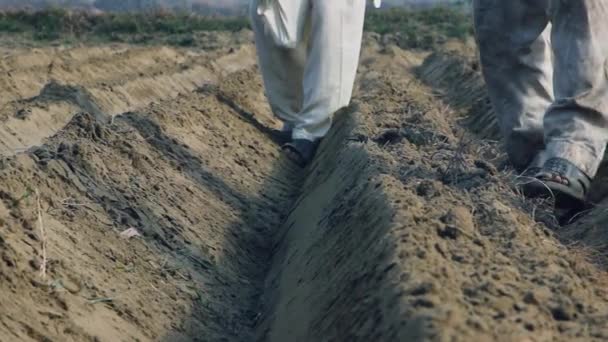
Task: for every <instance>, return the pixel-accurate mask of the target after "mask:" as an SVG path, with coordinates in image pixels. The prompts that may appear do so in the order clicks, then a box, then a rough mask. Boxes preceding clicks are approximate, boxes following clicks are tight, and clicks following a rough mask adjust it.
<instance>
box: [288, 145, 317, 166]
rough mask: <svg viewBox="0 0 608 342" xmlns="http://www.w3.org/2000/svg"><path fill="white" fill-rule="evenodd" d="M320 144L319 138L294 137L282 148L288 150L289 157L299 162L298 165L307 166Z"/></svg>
mask: <svg viewBox="0 0 608 342" xmlns="http://www.w3.org/2000/svg"><path fill="white" fill-rule="evenodd" d="M318 146H319V141H318V140H317V141H310V140H306V139H294V140H292V141H291V142H289V143H287V144H284V145H283V146H282V149H283V151H285V152H286V154H287V156H288V157H289V159H291V160H292V161H293V162H295V163H296V164H298V166H300V167H305V166H306V165H308V163H310V162H311V161H312V159H313V158H314V156H315V153H316V152H317V147H318Z"/></svg>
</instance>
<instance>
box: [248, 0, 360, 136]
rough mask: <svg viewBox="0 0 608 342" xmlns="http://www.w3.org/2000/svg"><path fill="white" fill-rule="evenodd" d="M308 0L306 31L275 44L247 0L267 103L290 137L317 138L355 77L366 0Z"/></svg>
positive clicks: (344, 101) (327, 126)
mask: <svg viewBox="0 0 608 342" xmlns="http://www.w3.org/2000/svg"><path fill="white" fill-rule="evenodd" d="M277 1H279V2H281V1H307V2H309V8H308V12H307V15H306V16H305V17H303V18H289V17H284V18H283V20H285V21H291V20H306V23H305V24H304V25H305V27H306V28H305V34H304V37H303V39H302V41H301V42H298V44H297V46H295V48H284V47H279V46H278V45H277V44H276V43H275V40H274V39H273V38H272V36H271V35H270V34H269V32H268V28H267V27H265V26H266V23H265V22H264V20H263V18H262V17H261V16H260V15H259V14H258V11H257V8H258V2H259V1H258V0H253V1H252V3H251V17H252V25H253V30H254V32H255V40H256V47H257V51H258V57H259V64H260V67H261V70H262V76H263V79H264V86H265V88H266V96H267V97H268V101H269V102H270V106H271V108H272V110H273V112H274V113H275V115H277V116H278V117H279V118H280V119H281V120H283V122H284V123H285V126H286V128H287V129H290V130H293V136H292V137H293V139H306V140H316V139H319V138H322V137H324V136H325V135H326V134H327V132H328V131H329V129H330V127H331V121H332V116H333V114H334V113H335V112H336V111H337V110H338V109H340V108H342V107H345V106H348V104H349V102H350V99H351V96H352V91H353V84H354V82H355V76H356V73H357V66H358V64H359V53H360V50H361V39H362V35H363V22H364V17H365V0H277Z"/></svg>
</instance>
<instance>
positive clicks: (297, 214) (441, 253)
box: [0, 32, 608, 342]
mask: <svg viewBox="0 0 608 342" xmlns="http://www.w3.org/2000/svg"><path fill="white" fill-rule="evenodd" d="M211 38H213V39H211ZM206 39H209V41H211V42H218V41H221V42H225V44H219V45H223V46H224V47H218V46H217V45H218V44H207V45H209V46H206V45H205V44H199V45H197V46H199V47H198V48H191V49H175V48H169V47H157V46H149V47H135V46H128V45H107V46H95V47H88V46H86V47H75V48H40V49H37V50H32V49H29V50H26V49H13V50H8V49H7V50H6V54H7V55H6V56H5V57H4V58H3V59H2V64H0V70H1V71H2V73H3V75H6V76H5V77H3V78H2V80H0V94H1V95H2V96H0V120H1V121H2V125H0V153H1V155H2V160H1V162H0V185H1V186H0V200H1V201H0V218H1V220H0V224H1V227H0V255H1V260H0V308H1V310H0V341H7V342H8V341H281V342H282V341H576V340H580V341H594V340H595V341H603V340H606V339H608V324H607V323H606V322H608V292H607V291H606V286H607V285H608V281H607V279H608V278H607V277H606V274H605V270H604V269H603V265H604V263H603V260H604V255H603V254H602V253H605V252H606V247H605V246H606V242H608V236H607V235H606V234H605V233H604V232H603V230H602V227H603V226H605V223H604V222H605V221H606V219H605V216H606V215H605V210H603V209H602V204H601V201H602V198H603V197H602V194H601V193H600V192H598V194H597V195H596V198H597V202H598V203H599V204H598V205H597V206H596V207H594V208H593V209H592V210H591V212H590V213H583V214H582V215H580V216H579V217H575V218H573V220H571V222H570V223H569V224H568V225H565V226H558V225H556V224H555V219H554V218H553V217H552V214H551V211H549V210H548V206H549V204H547V203H538V202H530V201H527V200H525V199H524V198H523V197H522V196H521V195H519V194H518V193H517V191H515V190H513V189H512V187H511V185H510V184H511V181H512V178H513V175H512V173H511V172H510V171H509V169H508V168H504V167H503V161H504V156H503V155H502V153H501V150H500V146H499V144H497V143H496V142H495V141H494V140H496V139H497V137H496V135H495V134H494V133H492V132H493V131H492V130H493V129H494V128H493V124H492V118H491V111H490V110H489V109H488V108H489V107H487V106H486V105H484V103H485V104H487V102H486V100H485V94H484V92H483V83H482V82H481V80H480V78H479V75H478V71H476V68H475V62H474V60H473V59H471V57H466V56H464V57H463V56H461V55H462V53H463V52H462V51H460V52H459V54H456V53H454V52H452V53H448V54H435V55H432V56H427V55H426V54H423V53H417V52H410V51H404V50H401V49H399V48H398V47H395V46H392V45H386V44H384V43H382V38H381V37H379V36H375V35H372V34H370V35H367V36H366V38H365V47H364V52H363V56H362V60H361V67H360V71H359V79H358V81H357V90H356V93H355V99H354V101H353V104H352V105H351V106H350V107H349V108H346V109H344V110H342V111H341V112H340V113H337V114H336V117H335V124H334V128H333V129H332V131H331V132H330V134H329V136H328V137H327V138H326V139H325V140H324V141H323V143H322V145H321V147H320V150H319V154H318V155H317V157H316V159H315V160H314V162H313V163H312V165H310V166H309V167H308V168H306V169H300V168H298V167H296V166H295V165H293V164H291V163H290V162H289V161H288V160H286V159H285V158H284V157H283V155H282V154H281V152H280V149H279V146H278V144H277V142H276V141H274V139H273V136H272V133H271V130H272V129H273V128H275V127H278V122H276V120H275V119H274V118H273V117H272V115H271V113H270V110H269V108H268V105H267V103H266V100H265V97H264V93H263V87H262V85H261V80H260V76H259V72H258V70H257V67H256V61H255V54H254V47H253V45H252V44H251V43H248V41H249V40H250V33H247V32H242V33H239V34H236V35H228V34H222V33H218V34H217V36H213V37H211V35H210V36H209V37H207V38H206ZM210 45H213V46H210ZM200 46H203V47H200ZM2 51H4V50H2ZM465 55H466V54H465ZM482 119H483V120H488V121H487V123H480V121H481V120H482ZM484 127H486V129H485V130H484ZM600 178H601V177H600ZM601 181H602V180H601V179H600V180H599V181H598V187H597V188H598V189H599V188H601V186H600V185H601V184H602V183H601ZM604 207H605V205H604Z"/></svg>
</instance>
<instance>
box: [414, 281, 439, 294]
mask: <svg viewBox="0 0 608 342" xmlns="http://www.w3.org/2000/svg"><path fill="white" fill-rule="evenodd" d="M434 289H435V285H434V284H433V283H430V282H426V283H421V284H419V285H418V286H415V287H414V288H412V289H410V290H409V291H408V292H409V294H410V295H412V296H423V295H426V294H428V293H431V292H433V290H434Z"/></svg>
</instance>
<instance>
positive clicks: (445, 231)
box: [437, 226, 460, 240]
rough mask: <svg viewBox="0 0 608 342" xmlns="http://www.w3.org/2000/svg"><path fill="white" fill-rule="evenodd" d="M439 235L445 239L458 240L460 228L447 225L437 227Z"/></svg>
mask: <svg viewBox="0 0 608 342" xmlns="http://www.w3.org/2000/svg"><path fill="white" fill-rule="evenodd" d="M437 235H439V237H441V238H443V239H451V240H456V239H458V237H459V236H460V230H458V228H456V227H453V226H446V227H444V228H439V229H437Z"/></svg>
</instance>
